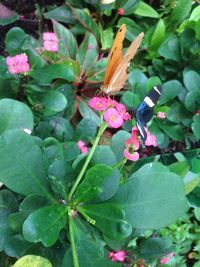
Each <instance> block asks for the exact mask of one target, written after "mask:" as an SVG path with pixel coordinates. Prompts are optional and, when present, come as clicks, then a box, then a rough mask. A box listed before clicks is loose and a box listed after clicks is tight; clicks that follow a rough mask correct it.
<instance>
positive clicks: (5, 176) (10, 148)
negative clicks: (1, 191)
mask: <svg viewBox="0 0 200 267" xmlns="http://www.w3.org/2000/svg"><path fill="white" fill-rule="evenodd" d="M0 150H1V153H2V156H1V158H0V181H1V182H3V183H4V184H5V185H6V186H7V187H8V188H10V189H11V190H13V191H15V192H17V193H19V194H22V195H29V194H39V195H44V196H46V197H48V198H50V199H51V198H52V197H51V195H50V194H49V189H48V182H47V179H46V173H45V166H44V159H43V155H42V152H41V149H40V148H39V146H38V145H37V144H36V142H35V139H34V138H33V137H32V136H30V135H28V134H26V133H24V132H23V131H20V130H9V131H7V132H5V133H4V134H3V135H2V136H1V138H0Z"/></svg>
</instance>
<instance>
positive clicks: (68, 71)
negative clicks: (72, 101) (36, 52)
mask: <svg viewBox="0 0 200 267" xmlns="http://www.w3.org/2000/svg"><path fill="white" fill-rule="evenodd" d="M77 67H78V66H77V64H76V63H74V62H73V61H69V60H68V61H66V62H65V63H58V64H51V65H46V66H44V67H42V68H37V69H35V70H33V71H31V73H30V75H31V76H32V77H33V78H34V79H36V80H37V81H38V82H39V83H40V84H41V85H48V84H50V83H51V81H52V80H54V79H58V78H60V79H64V80H66V81H69V82H72V81H74V80H75V78H76V74H77Z"/></svg>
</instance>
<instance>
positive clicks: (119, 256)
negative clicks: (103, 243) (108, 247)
mask: <svg viewBox="0 0 200 267" xmlns="http://www.w3.org/2000/svg"><path fill="white" fill-rule="evenodd" d="M126 254H127V253H126V251H125V250H118V251H111V252H109V254H108V257H109V258H110V259H111V260H112V261H114V262H115V261H116V262H117V261H118V262H123V261H125V258H126Z"/></svg>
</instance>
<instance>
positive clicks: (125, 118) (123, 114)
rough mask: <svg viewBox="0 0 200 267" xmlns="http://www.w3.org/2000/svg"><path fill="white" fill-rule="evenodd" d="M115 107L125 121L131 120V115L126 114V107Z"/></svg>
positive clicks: (121, 105)
mask: <svg viewBox="0 0 200 267" xmlns="http://www.w3.org/2000/svg"><path fill="white" fill-rule="evenodd" d="M115 107H116V109H117V111H118V112H119V114H120V115H121V116H122V118H123V119H124V120H125V121H128V120H130V119H131V115H130V114H129V113H128V112H126V107H125V106H124V105H123V104H120V103H117V104H116V105H115Z"/></svg>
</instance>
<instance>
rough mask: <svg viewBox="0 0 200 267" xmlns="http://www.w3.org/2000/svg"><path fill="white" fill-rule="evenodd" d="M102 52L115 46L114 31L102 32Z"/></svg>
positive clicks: (110, 29) (109, 29)
mask: <svg viewBox="0 0 200 267" xmlns="http://www.w3.org/2000/svg"><path fill="white" fill-rule="evenodd" d="M100 36H101V44H102V50H106V49H110V48H111V47H112V44H113V36H114V34H113V29H112V28H107V29H106V30H101V31H100Z"/></svg>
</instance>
